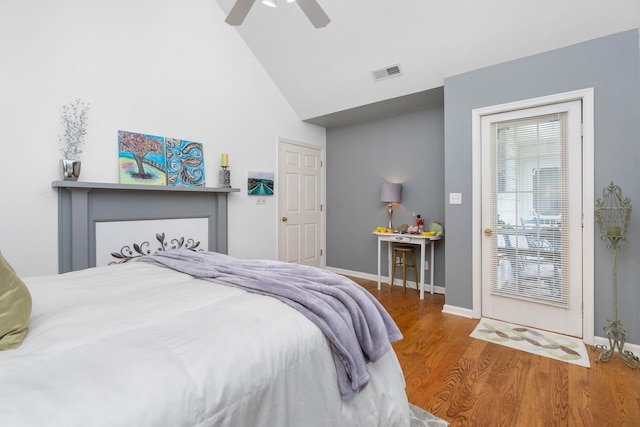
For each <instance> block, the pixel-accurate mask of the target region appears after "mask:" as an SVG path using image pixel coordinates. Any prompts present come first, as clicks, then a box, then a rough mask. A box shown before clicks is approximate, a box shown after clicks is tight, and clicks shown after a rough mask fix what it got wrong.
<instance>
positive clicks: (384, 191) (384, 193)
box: [380, 182, 402, 203]
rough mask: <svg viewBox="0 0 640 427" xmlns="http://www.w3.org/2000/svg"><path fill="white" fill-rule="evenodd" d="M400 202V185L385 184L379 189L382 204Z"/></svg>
mask: <svg viewBox="0 0 640 427" xmlns="http://www.w3.org/2000/svg"><path fill="white" fill-rule="evenodd" d="M401 200H402V184H393V183H390V182H385V183H383V184H382V187H381V189H380V201H381V202H384V203H400V201H401Z"/></svg>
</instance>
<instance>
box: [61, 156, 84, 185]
mask: <svg viewBox="0 0 640 427" xmlns="http://www.w3.org/2000/svg"><path fill="white" fill-rule="evenodd" d="M60 164H61V165H62V178H63V179H64V180H65V181H77V180H78V177H79V176H80V160H67V159H62V160H60Z"/></svg>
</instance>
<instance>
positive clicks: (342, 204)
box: [326, 106, 447, 286]
mask: <svg viewBox="0 0 640 427" xmlns="http://www.w3.org/2000/svg"><path fill="white" fill-rule="evenodd" d="M443 163H444V116H443V109H442V107H441V106H440V107H435V108H430V109H425V110H420V111H414V112H410V113H405V114H401V115H395V116H391V117H388V118H385V119H381V120H375V121H370V122H364V123H359V124H355V125H349V126H342V127H338V128H333V129H327V192H326V194H327V266H329V267H337V268H342V269H346V270H351V271H358V272H363V273H369V274H376V272H377V262H376V255H377V246H376V245H377V240H376V238H375V237H374V236H372V232H373V229H374V228H375V227H376V226H386V225H387V222H388V220H387V207H386V205H385V204H384V203H381V202H380V184H381V183H382V182H385V181H389V182H400V183H402V204H401V206H396V208H395V209H394V214H393V224H394V226H398V225H400V224H402V223H406V224H409V225H415V218H414V217H413V216H412V214H411V213H412V212H416V213H420V214H422V215H424V216H425V219H426V223H427V224H428V223H429V222H431V221H440V222H443V223H444V167H443ZM444 227H445V234H446V233H447V224H446V223H444ZM445 242H446V237H445V239H443V240H441V241H439V242H437V244H436V253H435V264H436V266H435V279H434V282H435V284H436V285H437V286H444V283H445V279H444V278H445V270H444V251H445ZM383 245H385V244H383ZM385 249H386V246H385ZM383 257H384V256H383ZM382 271H383V275H386V272H387V268H386V266H384V265H383V267H382ZM411 277H413V276H411ZM427 281H428V279H427Z"/></svg>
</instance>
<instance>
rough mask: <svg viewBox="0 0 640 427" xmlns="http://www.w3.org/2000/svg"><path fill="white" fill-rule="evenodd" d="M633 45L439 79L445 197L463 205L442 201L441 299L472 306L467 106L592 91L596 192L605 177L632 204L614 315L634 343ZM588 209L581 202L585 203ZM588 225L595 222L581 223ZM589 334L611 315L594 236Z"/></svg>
mask: <svg viewBox="0 0 640 427" xmlns="http://www.w3.org/2000/svg"><path fill="white" fill-rule="evenodd" d="M639 57H640V48H639V38H638V31H637V30H632V31H626V32H623V33H619V34H615V35H612V36H607V37H603V38H600V39H596V40H591V41H588V42H584V43H580V44H577V45H574V46H570V47H566V48H563V49H559V50H554V51H550V52H546V53H543V54H539V55H535V56H530V57H527V58H523V59H519V60H516V61H512V62H508V63H504V64H500V65H496V66H492V67H488V68H484V69H480V70H476V71H473V72H470V73H466V74H462V75H458V76H454V77H450V78H447V79H446V80H445V108H444V112H445V135H446V137H445V184H444V185H445V188H444V189H445V194H448V193H449V192H462V194H463V204H462V205H454V206H451V205H447V206H446V207H445V217H446V222H447V237H446V240H447V249H448V250H447V253H448V254H455V256H449V257H447V258H446V260H445V272H446V277H447V294H446V301H447V304H450V305H453V306H458V307H465V308H471V307H472V283H471V281H472V276H471V258H472V253H471V238H470V235H471V217H472V212H471V191H472V182H471V180H472V175H471V110H472V109H474V108H479V107H486V106H491V105H496V104H501V103H505V102H510V101H517V100H523V99H528V98H534V97H539V96H544V95H551V94H555V93H560V92H567V91H570V90H576V89H583V88H588V87H593V88H594V98H595V188H594V193H595V197H596V198H598V197H601V195H602V188H603V187H604V186H606V185H607V184H608V183H609V182H610V181H614V182H615V183H616V184H618V185H620V186H621V187H622V190H623V194H624V195H625V196H626V197H629V198H631V201H632V203H633V204H635V206H636V209H635V210H634V212H633V214H632V218H631V227H630V235H629V240H630V241H629V243H628V244H626V245H625V248H624V250H623V251H622V252H620V253H619V256H618V288H619V289H618V307H619V319H620V320H621V321H622V322H623V324H624V327H625V329H626V330H627V331H628V333H629V335H628V341H629V342H633V343H640V317H639V314H638V313H639V312H638V305H639V304H640V282H639V281H638V277H640V265H639V264H638V260H640V179H639V178H640V172H639V170H640V58H639ZM587 208H588V207H587ZM586 226H587V227H594V229H595V224H586ZM596 239H597V240H596V247H595V265H594V270H595V333H596V335H597V336H604V333H603V331H602V329H603V327H604V326H605V324H606V323H607V318H611V316H612V310H613V306H612V291H611V271H612V270H611V269H612V262H611V253H610V251H609V250H607V249H606V246H605V244H604V243H603V242H602V241H600V240H599V234H596Z"/></svg>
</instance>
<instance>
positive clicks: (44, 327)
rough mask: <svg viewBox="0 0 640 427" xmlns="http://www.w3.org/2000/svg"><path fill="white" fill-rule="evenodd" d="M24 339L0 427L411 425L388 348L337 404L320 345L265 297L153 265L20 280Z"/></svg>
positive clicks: (1, 375)
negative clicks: (28, 303)
mask: <svg viewBox="0 0 640 427" xmlns="http://www.w3.org/2000/svg"><path fill="white" fill-rule="evenodd" d="M24 281H25V283H26V284H27V286H28V287H29V289H30V291H31V294H32V297H33V313H32V316H31V323H30V329H29V333H28V334H27V336H26V338H25V341H24V342H23V344H22V345H21V346H20V347H19V348H18V349H16V350H7V351H2V352H0V424H2V425H3V426H11V427H14V426H15V427H22V426H65V427H66V426H109V427H113V426H136V427H142V426H163V427H164V426H200V425H202V426H205V425H207V426H229V427H250V426H265V427H284V426H291V427H294V426H295V427H313V426H318V427H320V426H323V427H324V426H340V427H348V426H363V427H372V426H384V427H391V426H408V425H409V409H408V403H407V398H406V394H405V391H404V379H403V375H402V372H401V369H400V366H399V364H398V361H397V358H396V356H395V354H394V353H393V351H389V352H388V353H387V354H386V355H385V356H384V357H383V358H382V359H380V360H379V361H378V362H377V363H375V364H369V371H370V375H371V381H370V383H369V384H368V386H367V387H366V388H365V389H364V391H363V392H361V393H360V394H359V395H358V396H356V398H354V399H353V400H350V401H343V400H342V399H341V398H340V393H339V391H338V385H337V378H336V370H335V367H334V365H333V363H334V362H333V357H332V354H331V351H330V349H329V346H328V344H327V340H326V338H325V337H324V335H323V334H322V333H321V332H320V330H319V329H318V328H317V327H316V326H315V325H313V324H312V323H311V322H310V321H308V320H307V319H306V318H305V317H304V316H302V315H301V314H299V313H298V312H297V311H295V310H293V309H291V308H289V307H288V306H286V305H285V304H283V303H281V302H279V301H277V300H275V299H272V298H269V297H264V296H259V295H255V294H249V293H247V292H245V291H242V290H239V289H236V288H232V287H228V286H224V285H218V284H214V283H210V282H205V281H201V280H197V279H193V278H191V277H190V276H187V275H184V274H182V273H178V272H175V271H171V270H168V269H164V268H161V267H157V266H154V265H150V264H143V263H131V264H124V265H118V266H110V267H98V268H95V269H89V270H83V271H78V272H73V273H67V274H64V275H56V276H46V277H34V278H29V279H25V280H24Z"/></svg>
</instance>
